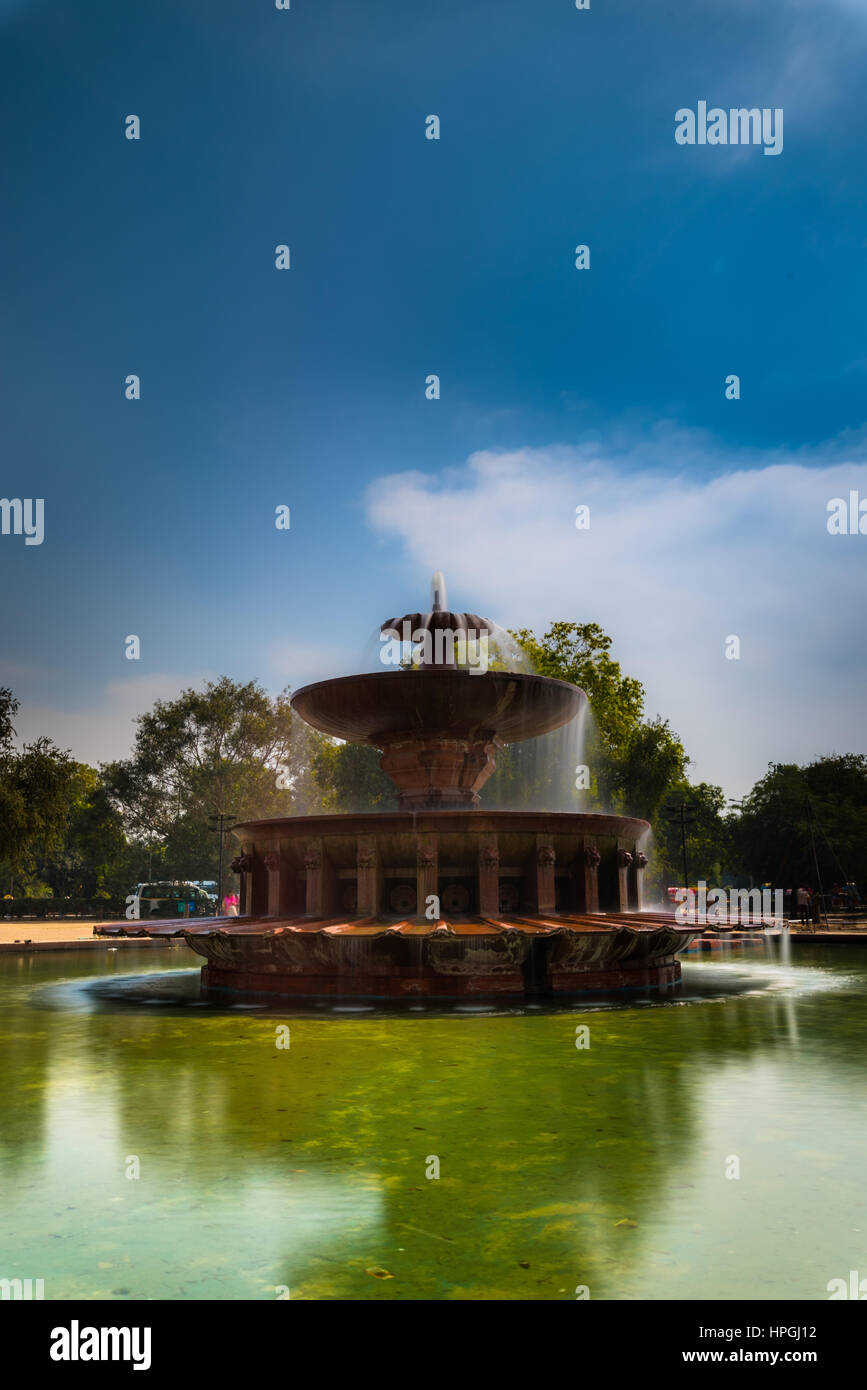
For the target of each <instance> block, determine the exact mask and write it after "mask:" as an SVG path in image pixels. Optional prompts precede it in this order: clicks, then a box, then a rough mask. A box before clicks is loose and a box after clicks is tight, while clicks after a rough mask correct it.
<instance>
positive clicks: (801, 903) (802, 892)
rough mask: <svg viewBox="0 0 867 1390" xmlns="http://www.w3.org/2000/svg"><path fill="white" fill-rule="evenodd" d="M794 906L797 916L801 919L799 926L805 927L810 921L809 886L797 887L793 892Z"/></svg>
mask: <svg viewBox="0 0 867 1390" xmlns="http://www.w3.org/2000/svg"><path fill="white" fill-rule="evenodd" d="M795 906H796V907H797V909H798V916H799V917H800V919H801V926H803V927H806V926H807V925H808V924H809V921H810V890H809V888H803V887H802V888H799V889H798V891H797V893H796V894H795Z"/></svg>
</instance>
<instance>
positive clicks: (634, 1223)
mask: <svg viewBox="0 0 867 1390" xmlns="http://www.w3.org/2000/svg"><path fill="white" fill-rule="evenodd" d="M614 1224H615V1226H629V1227H630V1229H634V1228H635V1227H636V1226H637V1225H638V1222H637V1221H630V1220H628V1218H624V1220H623V1221H615V1223H614Z"/></svg>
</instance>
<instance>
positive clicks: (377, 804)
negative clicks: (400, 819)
mask: <svg viewBox="0 0 867 1390" xmlns="http://www.w3.org/2000/svg"><path fill="white" fill-rule="evenodd" d="M380 757H381V754H380V751H379V749H378V748H369V747H368V746H367V745H366V744H363V743H331V742H327V743H323V744H321V745H320V747H318V748H317V750H316V752H315V754H314V757H313V776H314V779H315V781H316V784H317V786H318V787H319V790H320V794H321V796H322V802H323V807H324V809H325V810H328V811H395V810H397V792H396V790H395V786H394V783H393V782H392V780H391V778H390V777H389V776H388V775H387V773H385V772H383V770H382V768H381V767H380V765H379V760H380Z"/></svg>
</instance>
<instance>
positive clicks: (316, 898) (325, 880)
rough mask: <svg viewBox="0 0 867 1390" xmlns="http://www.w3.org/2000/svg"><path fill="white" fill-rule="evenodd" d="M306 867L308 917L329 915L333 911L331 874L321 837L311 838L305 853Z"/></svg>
mask: <svg viewBox="0 0 867 1390" xmlns="http://www.w3.org/2000/svg"><path fill="white" fill-rule="evenodd" d="M304 867H305V869H306V870H307V903H306V907H305V912H306V914H307V916H308V917H327V916H328V914H329V913H330V912H331V906H332V904H331V891H330V890H331V886H332V885H331V875H330V874H329V872H328V862H327V859H326V857H325V851H324V849H323V847H322V841H321V839H316V840H309V841H308V842H307V849H306V851H305V854H304Z"/></svg>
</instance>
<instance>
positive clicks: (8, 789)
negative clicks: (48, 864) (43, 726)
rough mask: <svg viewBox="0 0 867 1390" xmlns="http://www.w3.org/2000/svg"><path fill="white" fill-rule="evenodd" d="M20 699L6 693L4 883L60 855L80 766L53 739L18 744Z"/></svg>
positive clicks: (1, 752) (0, 712) (1, 742)
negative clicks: (18, 747)
mask: <svg viewBox="0 0 867 1390" xmlns="http://www.w3.org/2000/svg"><path fill="white" fill-rule="evenodd" d="M17 710H18V701H17V700H16V699H15V698H14V696H13V695H12V692H11V690H9V689H8V688H6V687H4V688H2V689H0V865H2V872H3V881H4V882H5V881H6V877H7V875H8V876H9V878H10V879H11V878H12V877H14V876H16V875H18V876H21V875H26V876H29V875H31V874H32V873H33V871H34V869H35V866H36V860H37V856H39V855H40V854H41V855H46V854H51V853H55V852H58V851H59V850H60V847H61V846H62V843H63V838H64V835H65V832H66V825H67V811H68V806H69V803H70V800H71V799H72V796H73V787H74V785H75V777H76V768H77V766H78V764H76V763H75V762H73V760H72V758H71V757H70V755H69V753H65V752H63V751H62V750H61V749H59V748H57V747H56V746H55V745H54V744H53V743H52V742H51V739H48V738H38V739H36V741H35V742H34V743H30V744H25V745H24V747H23V749H22V750H21V751H20V752H18V751H17V750H16V748H15V747H14V744H13V738H14V734H15V729H14V726H13V722H12V721H13V719H14V717H15V714H16V713H17Z"/></svg>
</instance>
